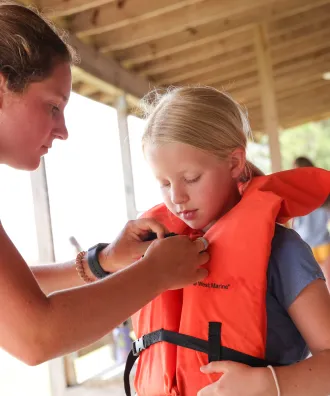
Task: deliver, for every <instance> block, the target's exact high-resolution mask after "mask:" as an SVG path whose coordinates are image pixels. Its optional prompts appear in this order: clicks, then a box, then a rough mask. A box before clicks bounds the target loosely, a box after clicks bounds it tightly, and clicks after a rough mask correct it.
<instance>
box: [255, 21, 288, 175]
mask: <svg viewBox="0 0 330 396" xmlns="http://www.w3.org/2000/svg"><path fill="white" fill-rule="evenodd" d="M255 39H256V40H255V46H256V56H257V63H258V69H259V78H260V88H261V97H262V112H263V120H264V124H265V130H266V131H267V134H268V136H269V149H270V157H271V162H272V171H273V172H278V171H280V170H281V167H282V165H281V149H280V142H279V131H278V129H279V125H278V114H277V106H276V97H275V88H274V81H273V74H272V63H271V56H270V46H269V41H268V37H267V32H266V28H265V25H258V26H256V27H255Z"/></svg>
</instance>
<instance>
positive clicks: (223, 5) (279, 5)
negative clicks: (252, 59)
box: [96, 0, 328, 52]
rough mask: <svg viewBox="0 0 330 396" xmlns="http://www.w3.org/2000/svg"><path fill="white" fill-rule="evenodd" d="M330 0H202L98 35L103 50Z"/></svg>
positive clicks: (232, 25) (233, 25)
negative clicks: (209, 24)
mask: <svg viewBox="0 0 330 396" xmlns="http://www.w3.org/2000/svg"><path fill="white" fill-rule="evenodd" d="M327 1H328V0H318V1H316V2H314V3H312V2H311V1H310V0H290V2H288V1H284V0H280V1H273V0H267V2H265V1H259V0H253V1H252V0H251V1H249V2H247V1H244V0H237V1H235V2H233V1H230V0H223V1H221V2H219V1H218V0H209V1H208V2H207V6H205V4H204V3H198V4H196V5H194V6H190V7H186V8H185V9H182V11H179V12H175V13H170V14H168V15H167V16H166V17H161V18H154V20H153V21H152V23H148V24H143V23H140V24H134V25H131V26H129V27H127V28H123V29H117V30H116V31H113V32H110V33H107V34H104V35H100V36H99V37H97V38H96V43H97V45H98V47H100V48H101V50H102V51H103V52H106V51H116V50H120V49H125V48H130V47H133V46H136V45H139V44H142V43H146V42H148V41H151V40H154V39H156V38H161V37H166V36H168V35H171V34H175V33H178V32H180V31H182V30H183V29H185V28H189V27H191V26H194V27H197V26H200V25H203V24H207V23H210V22H212V21H215V20H218V32H226V31H229V30H235V29H237V28H241V27H242V26H246V25H253V24H255V23H259V22H263V21H269V20H271V19H278V18H282V17H284V16H287V15H291V14H293V13H296V12H299V11H301V10H306V9H312V8H315V7H316V6H317V5H320V4H325V3H326V2H327Z"/></svg>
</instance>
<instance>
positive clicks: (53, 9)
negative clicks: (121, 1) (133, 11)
mask: <svg viewBox="0 0 330 396" xmlns="http://www.w3.org/2000/svg"><path fill="white" fill-rule="evenodd" d="M114 1H115V0H37V5H38V8H40V9H41V10H42V12H43V14H45V15H46V16H47V17H48V18H59V17H65V16H68V15H72V14H76V13H78V12H82V11H86V10H90V9H92V8H96V7H100V6H102V5H105V4H108V3H112V2H114Z"/></svg>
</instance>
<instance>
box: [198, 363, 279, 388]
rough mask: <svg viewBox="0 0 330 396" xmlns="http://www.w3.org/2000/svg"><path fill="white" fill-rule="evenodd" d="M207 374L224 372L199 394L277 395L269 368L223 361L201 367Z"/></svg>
mask: <svg viewBox="0 0 330 396" xmlns="http://www.w3.org/2000/svg"><path fill="white" fill-rule="evenodd" d="M201 371H202V372H203V373H205V374H212V373H220V374H221V373H222V376H221V378H220V379H219V380H218V381H216V382H214V383H213V384H211V385H208V386H206V387H205V388H203V389H201V390H200V391H199V392H198V395H197V396H242V395H244V396H266V395H267V396H277V389H276V385H275V381H274V378H273V375H272V373H271V371H270V370H269V369H268V368H253V367H250V366H247V365H245V364H241V363H235V362H229V361H221V362H212V363H209V364H208V365H206V366H203V367H201Z"/></svg>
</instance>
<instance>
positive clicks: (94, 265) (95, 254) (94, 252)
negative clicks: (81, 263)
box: [87, 243, 111, 279]
mask: <svg viewBox="0 0 330 396" xmlns="http://www.w3.org/2000/svg"><path fill="white" fill-rule="evenodd" d="M108 245H109V244H108V243H98V244H97V245H95V246H93V247H91V248H89V249H88V253H87V262H88V266H89V268H90V270H91V271H92V273H93V275H95V276H96V277H97V278H98V279H102V278H105V277H106V276H108V275H110V274H111V272H108V271H104V269H103V268H102V267H101V265H100V263H99V253H100V251H101V250H102V249H104V248H105V247H106V246H108Z"/></svg>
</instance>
